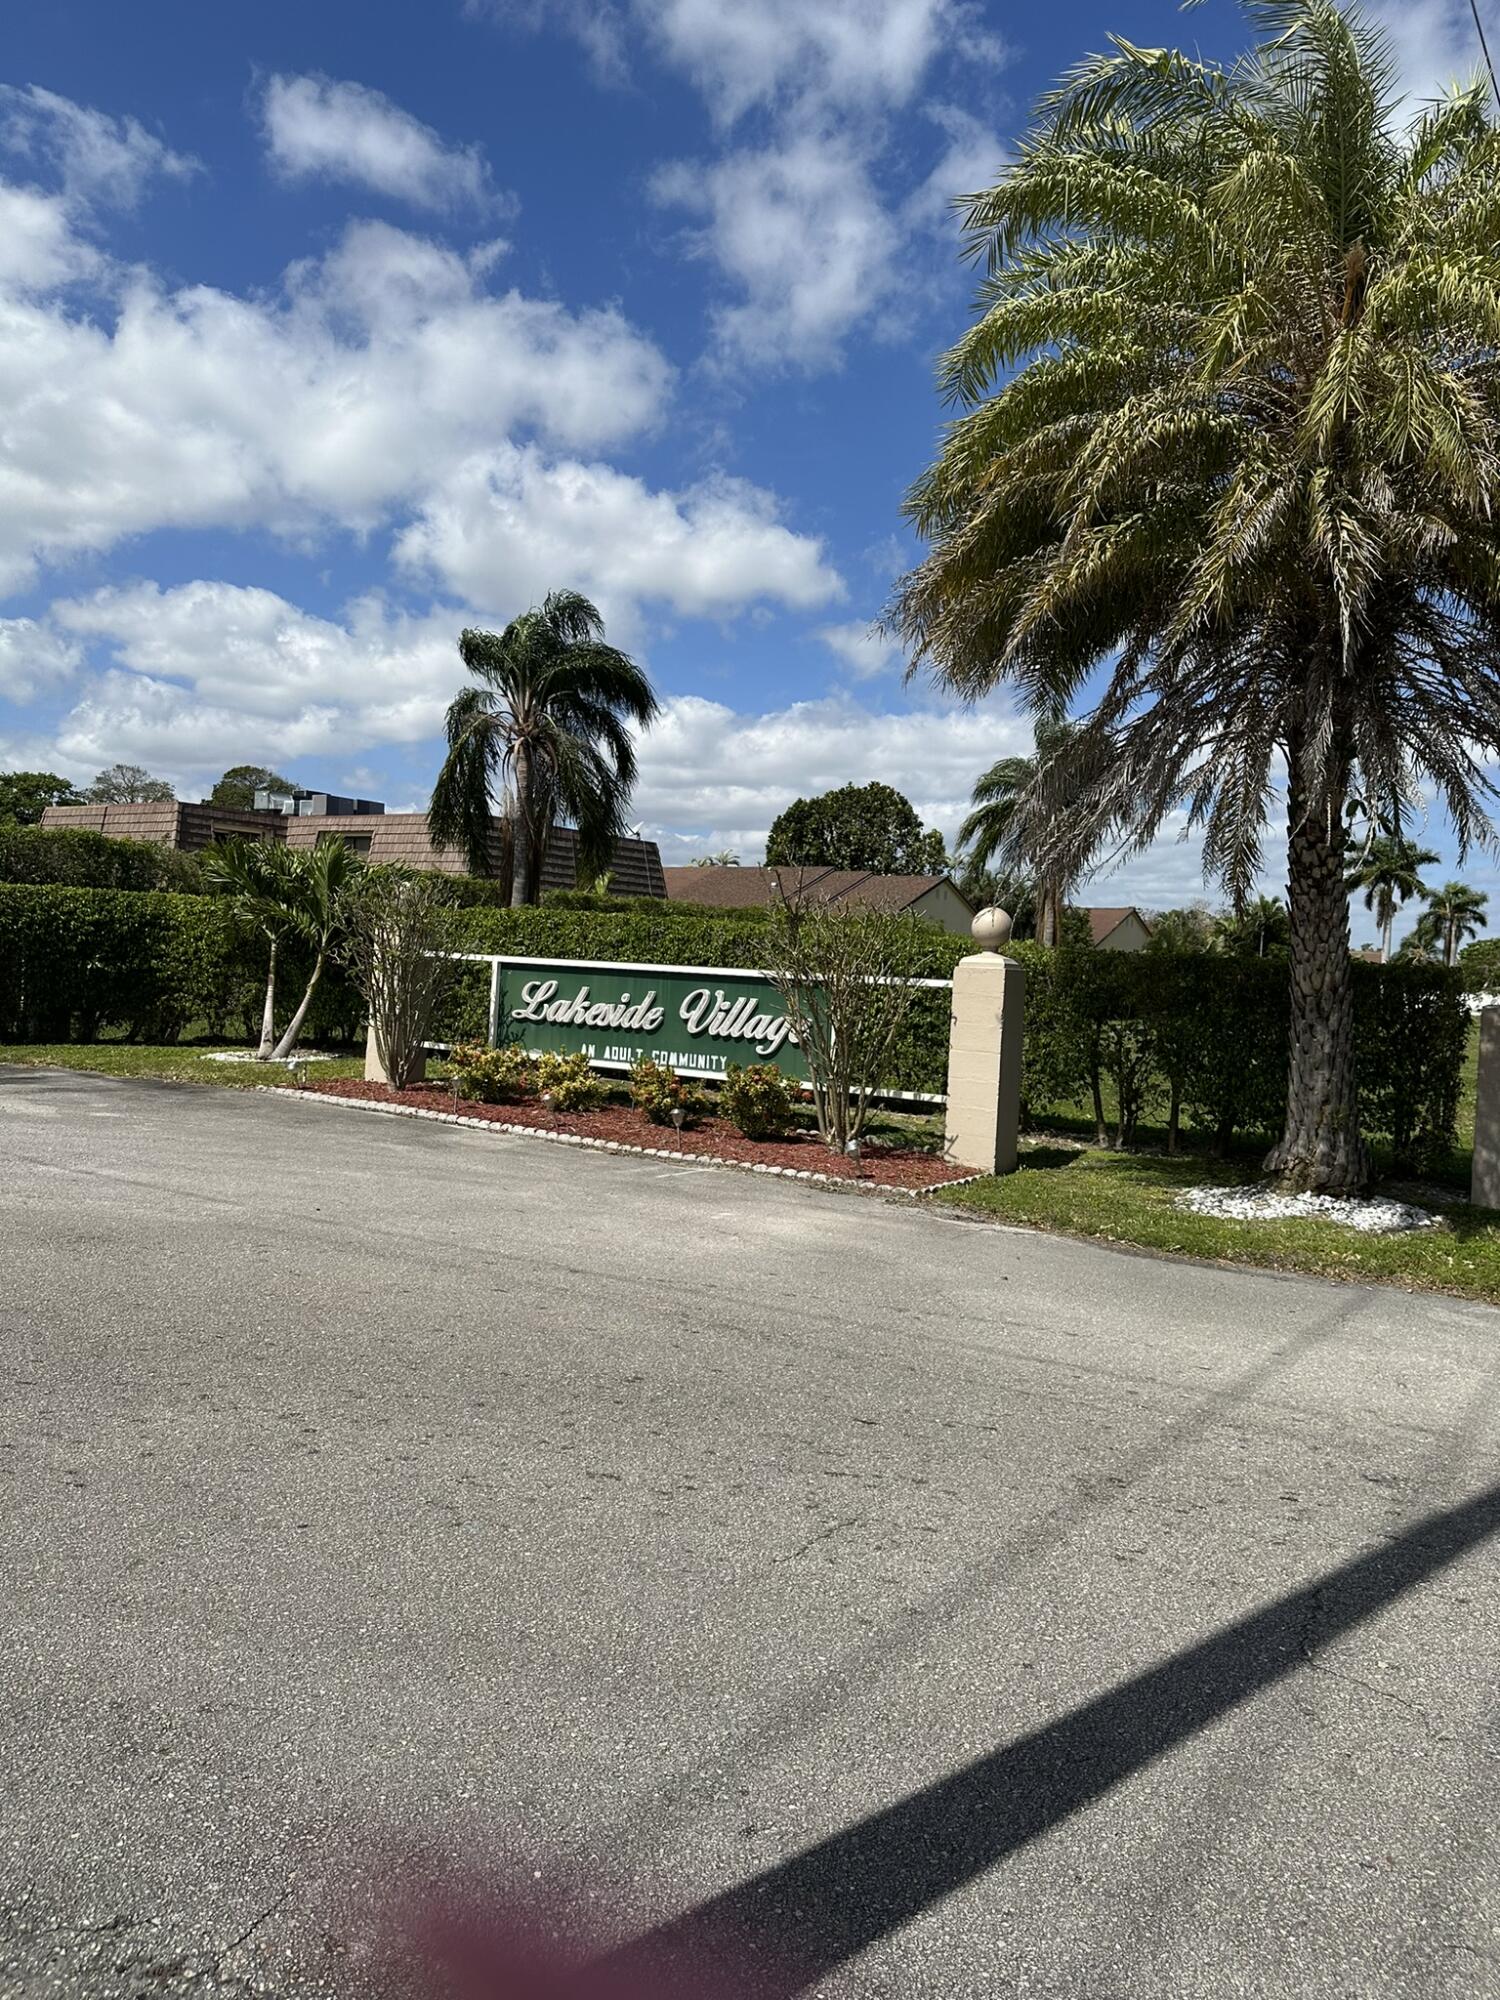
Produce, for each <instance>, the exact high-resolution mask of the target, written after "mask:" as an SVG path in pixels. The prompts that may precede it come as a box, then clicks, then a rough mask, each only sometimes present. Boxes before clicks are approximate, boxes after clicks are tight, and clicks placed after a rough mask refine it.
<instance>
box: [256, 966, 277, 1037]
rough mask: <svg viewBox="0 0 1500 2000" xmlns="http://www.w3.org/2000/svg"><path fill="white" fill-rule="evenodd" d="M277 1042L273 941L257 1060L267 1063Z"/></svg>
mask: <svg viewBox="0 0 1500 2000" xmlns="http://www.w3.org/2000/svg"><path fill="white" fill-rule="evenodd" d="M275 1040H276V940H275V938H274V937H273V938H272V940H271V963H270V966H269V967H268V969H267V972H266V1004H265V1007H264V1008H263V1010H262V1012H261V1017H260V1047H259V1048H258V1049H257V1050H256V1051H255V1054H256V1059H257V1061H259V1062H265V1060H266V1059H267V1057H268V1056H269V1055H270V1053H271V1045H272V1043H273V1042H274V1041H275Z"/></svg>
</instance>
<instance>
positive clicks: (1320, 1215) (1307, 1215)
mask: <svg viewBox="0 0 1500 2000" xmlns="http://www.w3.org/2000/svg"><path fill="white" fill-rule="evenodd" d="M1177 1206H1178V1207H1179V1208H1186V1209H1191V1211H1192V1213H1193V1214H1194V1215H1217V1216H1221V1217H1223V1218H1224V1219H1225V1220H1226V1221H1229V1222H1288V1221H1307V1222H1341V1223H1342V1224H1343V1225H1344V1226H1345V1228H1347V1229H1358V1230H1360V1231H1362V1232H1363V1233H1364V1234H1365V1235H1366V1236H1389V1235H1393V1234H1394V1233H1395V1232H1396V1231H1397V1230H1401V1229H1436V1228H1437V1226H1438V1218H1437V1217H1436V1216H1435V1215H1429V1214H1428V1212H1427V1210H1426V1209H1425V1208H1413V1207H1412V1205H1411V1204H1410V1202H1405V1201H1380V1200H1376V1199H1369V1200H1366V1199H1363V1198H1361V1197H1358V1196H1354V1195H1333V1194H1277V1193H1276V1192H1275V1191H1274V1189H1271V1188H1216V1187H1198V1188H1188V1189H1187V1190H1186V1191H1185V1192H1184V1193H1182V1194H1180V1195H1178V1197H1177Z"/></svg>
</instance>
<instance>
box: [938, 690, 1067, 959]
mask: <svg viewBox="0 0 1500 2000" xmlns="http://www.w3.org/2000/svg"><path fill="white" fill-rule="evenodd" d="M1071 737H1072V730H1071V728H1070V726H1069V725H1068V724H1067V723H1066V722H1061V721H1058V720H1057V719H1056V718H1055V717H1045V716H1044V717H1042V718H1040V719H1039V720H1038V722H1037V725H1036V750H1035V753H1034V754H1033V755H1032V756H1030V757H1002V758H1001V759H1000V761H999V763H998V764H991V766H990V768H989V769H988V770H987V771H986V772H985V773H984V774H983V776H982V777H980V778H979V779H978V780H976V782H975V785H974V790H973V793H972V794H971V803H972V805H973V811H972V812H971V813H970V814H969V816H968V818H967V819H966V820H965V821H964V823H963V825H962V826H961V827H960V828H959V830H958V844H959V846H960V847H961V848H963V849H965V850H966V854H965V863H966V866H967V867H968V868H969V869H970V870H971V871H973V872H975V873H982V872H983V871H984V870H986V869H988V868H989V866H990V864H991V863H992V862H995V861H998V862H999V864H1000V866H1001V867H1002V869H1004V870H1006V871H1008V872H1015V873H1019V872H1021V871H1023V870H1024V871H1026V872H1028V873H1031V874H1033V875H1034V876H1035V878H1036V936H1037V942H1038V943H1039V944H1047V945H1055V944H1056V943H1057V941H1058V935H1059V932H1060V928H1061V925H1062V913H1063V905H1064V903H1065V901H1066V898H1067V896H1068V895H1069V894H1070V893H1071V892H1072V890H1073V889H1074V887H1076V885H1077V879H1078V877H1079V875H1081V874H1082V873H1083V872H1084V870H1083V869H1082V868H1077V869H1074V870H1073V871H1072V874H1071V875H1070V876H1068V877H1064V876H1063V875H1062V874H1061V873H1060V872H1059V870H1058V869H1057V868H1056V867H1052V868H1047V867H1045V866H1043V865H1042V864H1041V862H1040V860H1039V857H1038V854H1037V852H1036V851H1035V845H1034V843H1033V842H1032V840H1031V839H1030V837H1029V836H1030V832H1031V828H1032V825H1033V822H1032V819H1031V817H1030V815H1029V813H1028V811H1027V804H1028V801H1029V800H1030V799H1031V798H1032V797H1033V796H1034V794H1035V793H1036V790H1037V788H1038V786H1039V785H1040V784H1042V783H1043V782H1044V772H1045V770H1046V767H1047V766H1048V765H1049V764H1050V763H1052V762H1053V761H1054V760H1055V759H1056V758H1057V757H1058V756H1059V755H1061V754H1062V753H1063V752H1064V751H1065V750H1066V748H1067V746H1068V744H1069V742H1070V740H1071ZM1011 914H1012V916H1014V915H1015V912H1014V911H1012V912H1011Z"/></svg>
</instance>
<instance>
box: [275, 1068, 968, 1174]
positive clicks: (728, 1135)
mask: <svg viewBox="0 0 1500 2000" xmlns="http://www.w3.org/2000/svg"><path fill="white" fill-rule="evenodd" d="M289 1087H290V1086H289ZM302 1088H303V1089H304V1090H305V1091H306V1092H307V1094H308V1095H310V1096H311V1095H317V1096H322V1097H355V1098H361V1099H363V1100H364V1101H366V1102H367V1103H372V1104H404V1105H409V1106H410V1107H411V1108H412V1109H413V1110H415V1111H455V1110H456V1111H458V1112H459V1113H460V1115H461V1116H463V1117H465V1118H483V1119H485V1120H486V1121H487V1122H488V1123H490V1124H494V1125H522V1126H525V1127H527V1128H528V1129H529V1130H532V1131H537V1132H571V1133H575V1134H576V1135H577V1136H578V1137H579V1138H581V1139H602V1140H608V1141H612V1142H613V1143H614V1144H615V1145H617V1146H648V1147H652V1148H657V1149H661V1150H664V1151H667V1152H671V1153H681V1154H682V1156H683V1157H684V1158H685V1159H688V1158H698V1159H705V1160H732V1161H735V1162H736V1163H738V1164H740V1165H747V1166H764V1167H782V1168H785V1169H788V1170H789V1171H790V1172H792V1173H813V1174H827V1175H829V1176H831V1177H832V1178H834V1179H836V1180H850V1181H864V1182H866V1183H868V1184H869V1185H871V1186H873V1187H894V1188H907V1189H922V1188H934V1187H944V1186H946V1185H947V1183H948V1182H949V1181H958V1180H967V1179H969V1178H971V1170H970V1169H969V1168H967V1167H958V1166H953V1165H950V1164H949V1162H948V1161H946V1160H944V1159H943V1158H942V1157H941V1156H940V1155H939V1154H936V1153H925V1152H922V1151H921V1150H920V1149H919V1148H917V1147H915V1146H892V1145H887V1144H883V1143H881V1142H880V1141H877V1140H871V1141H869V1142H868V1143H867V1144H866V1146H865V1148H864V1150H863V1152H862V1153H861V1155H860V1157H859V1159H857V1160H849V1159H845V1158H844V1157H843V1155H842V1154H839V1153H830V1152H829V1150H828V1148H827V1147H826V1146H825V1145H824V1144H823V1142H822V1140H821V1139H819V1138H818V1137H817V1136H816V1134H807V1133H800V1134H797V1135H795V1136H793V1137H791V1138H787V1139H747V1138H745V1136H744V1135H743V1133H740V1132H737V1131H736V1130H735V1128H734V1127H733V1126H732V1125H731V1124H730V1123H729V1121H728V1119H727V1118H707V1119H705V1120H704V1122H703V1123H702V1124H701V1125H699V1126H695V1127H692V1128H690V1129H688V1130H686V1131H684V1132H681V1133H678V1132H674V1131H673V1129H672V1127H671V1126H670V1125H653V1124H652V1123H651V1121H650V1120H649V1119H648V1118H647V1117H646V1115H645V1113H644V1112H641V1111H637V1110H636V1109H635V1108H634V1107H633V1106H631V1105H624V1104H606V1105H604V1106H603V1107H602V1108H601V1109H600V1110H598V1111H559V1112H550V1111H546V1110H544V1109H543V1108H542V1106H541V1105H539V1104H474V1103H471V1102H470V1101H469V1100H468V1099H467V1098H463V1097H461V1098H459V1099H458V1100H457V1102H456V1103H455V1101H454V1097H453V1093H452V1092H451V1091H448V1090H443V1089H441V1088H432V1087H427V1086H422V1087H419V1088H417V1089H415V1090H392V1088H391V1087H390V1085H389V1084H388V1083H364V1082H360V1081H356V1080H354V1079H351V1078H349V1077H326V1078H325V1077H317V1078H312V1079H310V1080H309V1081H308V1082H307V1083H306V1084H304V1085H303V1086H302Z"/></svg>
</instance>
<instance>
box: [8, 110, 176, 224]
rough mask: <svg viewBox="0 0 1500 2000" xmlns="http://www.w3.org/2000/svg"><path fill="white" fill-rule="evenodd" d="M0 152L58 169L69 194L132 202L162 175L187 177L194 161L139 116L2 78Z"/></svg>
mask: <svg viewBox="0 0 1500 2000" xmlns="http://www.w3.org/2000/svg"><path fill="white" fill-rule="evenodd" d="M0 150H4V151H5V152H8V153H10V154H12V155H13V156H17V157H20V158H22V159H24V160H26V161H27V163H28V164H29V165H31V166H32V167H44V168H46V169H47V170H48V171H50V172H52V173H54V174H55V175H56V177H57V178H58V180H59V181H60V182H61V185H62V188H63V191H64V193H65V194H67V195H68V196H69V197H70V198H71V199H72V200H74V201H78V202H83V203H90V204H96V205H99V206H107V207H112V208H134V207H135V205H136V203H137V202H138V201H139V200H140V198H141V195H142V193H143V191H144V189H145V187H146V183H147V182H148V181H150V180H153V179H155V178H156V177H157V176H158V175H160V176H162V177H163V178H164V179H167V180H186V179H188V178H189V176H190V175H192V174H194V173H196V172H197V171H198V164H197V162H196V161H195V160H192V159H189V158H188V157H187V156H186V155H185V154H182V153H174V152H173V151H172V149H171V148H170V147H169V146H167V145H165V144H164V143H163V142H162V141H161V140H160V139H158V138H156V137H155V136H154V135H153V134H152V133H150V132H148V131H147V130H146V128H145V126H144V125H142V124H141V123H140V122H139V121H138V120H137V119H135V118H112V117H110V116H109V115H108V113H106V112H103V111H95V110H92V109H90V108H89V107H87V106H85V105H82V104H75V103H73V101H72V99H71V98H67V97H59V96H58V95H57V94H56V92H55V91H51V90H43V89H42V88H41V87H40V85H38V84H31V85H30V86H29V87H27V88H25V89H22V88H20V87H19V86H18V85H15V84H0Z"/></svg>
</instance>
